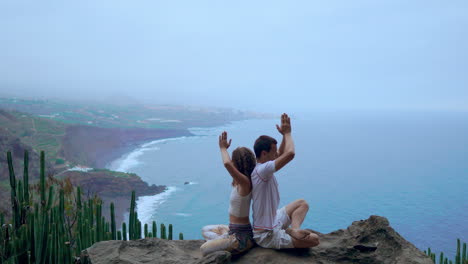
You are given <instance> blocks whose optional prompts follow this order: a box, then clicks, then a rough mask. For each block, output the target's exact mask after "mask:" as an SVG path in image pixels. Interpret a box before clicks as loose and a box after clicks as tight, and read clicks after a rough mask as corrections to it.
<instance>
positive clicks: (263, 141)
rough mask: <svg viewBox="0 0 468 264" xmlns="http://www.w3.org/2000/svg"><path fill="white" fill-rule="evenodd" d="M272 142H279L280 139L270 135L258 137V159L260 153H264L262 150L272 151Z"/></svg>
mask: <svg viewBox="0 0 468 264" xmlns="http://www.w3.org/2000/svg"><path fill="white" fill-rule="evenodd" d="M271 144H278V141H276V139H274V138H272V137H270V136H265V135H263V136H260V137H259V138H257V140H255V144H254V151H255V156H256V157H257V159H259V158H260V155H262V151H266V152H270V150H271Z"/></svg>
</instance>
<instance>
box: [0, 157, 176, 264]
mask: <svg viewBox="0 0 468 264" xmlns="http://www.w3.org/2000/svg"><path fill="white" fill-rule="evenodd" d="M8 156H9V158H8ZM44 157H45V154H44V152H41V164H40V167H41V171H40V176H41V179H40V182H39V187H40V188H39V194H40V200H39V201H40V202H39V203H34V204H33V206H32V207H31V209H30V208H29V206H30V203H31V201H34V196H35V193H36V197H37V192H33V191H31V192H30V191H29V190H30V188H29V179H28V173H29V172H28V165H29V164H28V162H29V161H28V154H27V152H25V162H24V171H25V173H24V177H23V181H21V180H17V179H16V178H15V176H14V170H13V161H12V158H11V153H10V154H9V155H8V154H7V159H8V163H9V169H10V187H11V195H12V198H13V199H12V209H15V208H16V210H14V211H13V213H14V217H13V226H11V225H4V224H5V217H4V216H3V215H2V214H0V226H1V228H0V241H7V242H6V243H3V244H2V246H1V247H0V256H2V259H0V262H1V263H15V264H16V263H28V264H29V263H34V264H44V263H51V264H55V263H63V264H71V263H73V262H74V261H75V256H78V255H79V254H80V252H81V250H82V249H84V248H87V247H89V246H91V245H92V244H94V243H95V242H97V241H102V240H109V239H119V240H120V239H122V238H123V239H124V240H127V226H126V223H125V222H123V223H122V231H116V228H115V208H114V205H113V204H111V221H110V223H109V222H106V219H105V218H104V217H103V216H102V201H101V200H100V199H99V198H97V197H94V198H91V199H88V200H87V201H82V199H81V198H82V193H81V188H79V187H78V188H76V195H77V196H76V198H75V199H74V201H75V203H74V205H70V203H72V199H71V198H68V196H66V195H68V194H66V193H65V191H64V190H63V189H61V188H58V187H57V185H54V184H50V185H49V184H48V182H46V179H45V158H44ZM48 185H49V186H48ZM46 188H48V192H49V193H48V196H47V197H46ZM31 190H33V189H31ZM55 192H57V193H58V194H57V195H56V194H55ZM73 193H74V192H72V194H73ZM46 198H47V199H46ZM135 198H136V195H135V192H132V202H131V212H130V213H131V217H130V219H129V220H130V221H131V223H132V224H131V225H129V227H131V228H132V232H130V233H129V235H130V239H138V238H141V236H142V234H143V232H142V223H141V222H140V221H139V219H138V213H137V212H136V199H135ZM15 203H16V207H15ZM70 206H72V208H73V209H72V210H69V209H68V208H70ZM65 208H67V210H65ZM15 213H16V214H15ZM70 213H72V214H73V213H74V214H75V215H74V216H75V217H76V218H75V219H76V222H72V223H70V221H69V218H68V214H70ZM15 219H19V220H15ZM15 221H16V222H15ZM18 223H19V224H18ZM152 225H153V230H152V231H153V232H149V230H148V229H149V226H148V224H146V223H145V224H144V235H145V237H152V236H155V237H156V236H157V225H156V222H155V221H153V223H152ZM161 237H163V238H164V239H166V237H167V236H166V226H165V225H163V224H162V225H161ZM181 237H182V239H183V236H182V233H181V234H179V238H181ZM169 239H172V225H169ZM83 262H86V260H83Z"/></svg>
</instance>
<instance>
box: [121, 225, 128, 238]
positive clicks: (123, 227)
mask: <svg viewBox="0 0 468 264" xmlns="http://www.w3.org/2000/svg"><path fill="white" fill-rule="evenodd" d="M122 235H123V240H124V241H127V224H125V222H123V223H122Z"/></svg>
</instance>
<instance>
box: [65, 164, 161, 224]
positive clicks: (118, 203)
mask: <svg viewBox="0 0 468 264" xmlns="http://www.w3.org/2000/svg"><path fill="white" fill-rule="evenodd" d="M114 174H116V173H115V172H111V171H108V170H97V171H91V172H80V171H67V172H65V173H63V174H62V176H61V177H64V178H65V177H66V178H69V179H70V181H71V183H72V184H73V186H81V188H82V193H83V195H84V196H85V197H88V198H91V197H93V196H94V195H97V196H99V197H100V198H101V199H102V201H103V207H102V215H103V216H105V217H106V218H107V219H108V220H109V221H110V208H109V207H110V203H111V202H113V203H114V206H115V218H116V224H117V226H120V225H121V223H122V221H123V220H124V219H123V216H124V214H125V213H126V212H127V211H128V208H129V207H130V199H131V195H132V191H133V190H135V192H136V195H137V196H146V195H155V194H158V193H161V192H163V191H164V190H166V186H162V185H159V186H157V185H154V184H153V185H151V186H150V185H148V184H147V183H146V182H144V181H143V180H141V178H140V177H138V176H137V175H136V174H123V173H122V175H123V176H120V177H119V176H115V175H114ZM125 220H126V221H127V223H128V219H125Z"/></svg>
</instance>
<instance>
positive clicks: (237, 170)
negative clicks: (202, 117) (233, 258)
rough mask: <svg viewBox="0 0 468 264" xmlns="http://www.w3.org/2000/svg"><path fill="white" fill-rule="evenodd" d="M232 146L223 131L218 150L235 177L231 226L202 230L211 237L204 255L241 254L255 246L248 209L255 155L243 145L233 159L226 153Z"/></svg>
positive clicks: (230, 206)
mask: <svg viewBox="0 0 468 264" xmlns="http://www.w3.org/2000/svg"><path fill="white" fill-rule="evenodd" d="M230 145H231V140H229V141H228V140H227V132H226V131H224V132H223V133H222V134H221V135H220V136H219V149H220V151H221V157H222V159H223V163H224V167H225V168H226V170H227V171H228V172H229V174H230V175H231V177H232V183H231V185H232V191H231V197H230V200H229V227H227V226H226V225H209V226H205V227H204V228H203V229H202V234H203V237H205V239H206V240H208V241H207V242H206V243H204V244H203V245H202V246H201V248H200V249H201V251H202V253H203V254H204V255H206V254H209V253H211V252H214V251H218V250H227V251H230V252H231V253H232V254H240V253H243V252H246V251H247V250H249V249H250V248H252V247H253V245H254V241H253V233H252V226H251V225H250V219H249V211H250V200H251V192H252V183H251V180H250V174H251V173H252V171H253V169H254V168H255V164H256V160H255V154H254V153H253V152H252V151H251V150H250V149H248V148H245V147H240V148H236V149H235V150H234V151H233V152H232V160H231V158H230V157H229V153H228V152H227V149H228V148H229V146H230Z"/></svg>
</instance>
